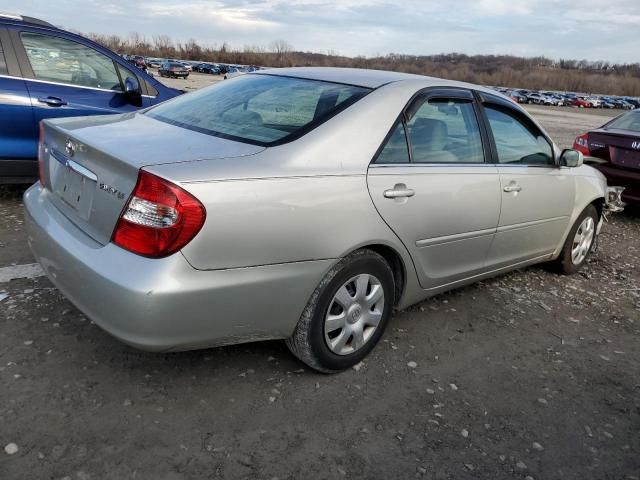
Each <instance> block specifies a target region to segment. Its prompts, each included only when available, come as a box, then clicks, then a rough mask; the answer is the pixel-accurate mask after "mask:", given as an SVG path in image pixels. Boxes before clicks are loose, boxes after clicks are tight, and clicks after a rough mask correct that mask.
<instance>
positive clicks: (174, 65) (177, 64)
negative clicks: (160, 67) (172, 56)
mask: <svg viewBox="0 0 640 480" xmlns="http://www.w3.org/2000/svg"><path fill="white" fill-rule="evenodd" d="M169 66H170V67H184V65H183V64H181V63H170V64H169Z"/></svg>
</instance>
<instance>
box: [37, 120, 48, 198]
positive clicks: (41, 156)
mask: <svg viewBox="0 0 640 480" xmlns="http://www.w3.org/2000/svg"><path fill="white" fill-rule="evenodd" d="M38 130H39V135H38V179H39V180H40V185H42V186H43V187H44V185H45V183H46V180H47V179H46V178H45V173H44V151H45V146H44V127H43V126H42V122H40V123H39V124H38Z"/></svg>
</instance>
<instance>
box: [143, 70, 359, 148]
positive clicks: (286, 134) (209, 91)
mask: <svg viewBox="0 0 640 480" xmlns="http://www.w3.org/2000/svg"><path fill="white" fill-rule="evenodd" d="M369 91H370V89H367V88H362V87H355V86H351V85H343V84H337V83H328V82H322V81H317V80H306V79H300V78H291V77H280V76H274V75H256V74H253V75H245V76H242V77H238V78H235V79H233V80H229V81H224V82H221V83H219V84H218V85H216V86H214V87H210V88H206V89H203V90H200V91H197V92H194V93H190V94H189V95H185V96H181V97H177V98H176V99H174V100H171V101H169V102H166V103H163V104H161V105H159V106H157V107H155V108H153V109H151V110H149V111H148V112H147V115H149V116H151V117H153V118H155V119H157V120H161V121H164V122H167V123H171V124H173V125H177V126H180V127H183V128H187V129H189V130H195V131H198V132H201V133H206V134H209V135H215V136H219V137H223V138H229V139H231V140H238V141H241V142H245V143H252V144H256V145H263V146H269V145H275V144H279V143H284V142H286V141H289V140H291V139H293V138H297V137H298V136H300V134H302V133H304V132H306V131H308V130H310V129H312V128H315V127H317V126H318V125H320V124H321V123H323V122H324V121H326V120H328V119H329V118H331V117H332V116H333V115H336V114H337V113H338V112H340V111H342V110H344V109H345V108H347V107H348V106H349V105H352V104H353V103H354V102H356V101H357V100H359V99H360V98H362V97H363V96H365V95H366V94H367V93H369Z"/></svg>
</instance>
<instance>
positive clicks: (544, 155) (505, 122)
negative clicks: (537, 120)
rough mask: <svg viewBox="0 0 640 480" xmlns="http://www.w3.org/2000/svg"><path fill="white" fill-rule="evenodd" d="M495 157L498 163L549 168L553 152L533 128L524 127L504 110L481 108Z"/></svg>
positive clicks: (490, 107) (513, 115) (523, 124)
mask: <svg viewBox="0 0 640 480" xmlns="http://www.w3.org/2000/svg"><path fill="white" fill-rule="evenodd" d="M485 111H486V113H487V117H488V119H489V125H490V126H491V132H492V133H493V138H494V140H495V144H496V149H497V153H498V162H499V163H507V164H520V165H553V164H554V160H553V151H552V149H551V145H549V142H547V139H546V138H545V137H544V135H542V132H540V131H539V130H538V129H537V128H535V126H534V125H527V124H525V123H524V122H523V121H521V120H520V119H519V118H518V117H517V115H516V114H513V113H511V112H508V111H507V110H506V109H502V108H499V107H493V106H489V105H485Z"/></svg>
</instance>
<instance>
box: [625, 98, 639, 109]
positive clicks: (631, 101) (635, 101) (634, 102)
mask: <svg viewBox="0 0 640 480" xmlns="http://www.w3.org/2000/svg"><path fill="white" fill-rule="evenodd" d="M624 101H625V102H627V103H629V104H631V105H633V108H640V100H638V99H637V98H633V97H624Z"/></svg>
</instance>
